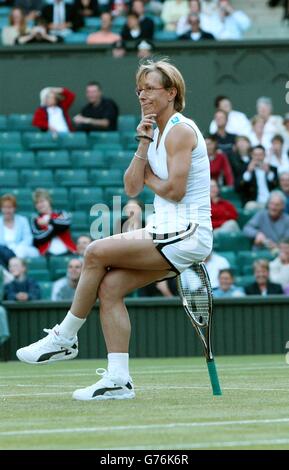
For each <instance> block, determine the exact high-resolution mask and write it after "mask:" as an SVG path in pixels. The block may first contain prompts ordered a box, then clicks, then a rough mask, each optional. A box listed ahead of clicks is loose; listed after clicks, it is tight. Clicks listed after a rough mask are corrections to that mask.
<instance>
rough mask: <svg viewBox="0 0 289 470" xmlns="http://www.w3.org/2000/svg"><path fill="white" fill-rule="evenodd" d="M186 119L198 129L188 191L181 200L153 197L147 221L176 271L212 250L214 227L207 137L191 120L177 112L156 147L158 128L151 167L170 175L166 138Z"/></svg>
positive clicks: (151, 149) (165, 176)
mask: <svg viewBox="0 0 289 470" xmlns="http://www.w3.org/2000/svg"><path fill="white" fill-rule="evenodd" d="M181 123H185V124H187V125H189V126H190V127H191V128H192V129H194V131H195V132H196V135H197V139H198V144H197V146H196V148H195V149H194V150H193V151H192V164H191V168H190V171H189V175H188V181H187V188H186V194H185V196H184V197H183V199H182V200H181V201H180V202H175V201H170V200H168V199H164V198H162V197H160V196H158V195H157V194H156V195H155V198H154V211H155V213H154V215H153V216H152V217H151V219H150V221H149V223H148V224H147V225H146V230H147V231H148V232H149V233H150V234H151V235H152V237H153V241H154V243H155V244H156V248H157V249H158V250H159V252H160V253H161V254H162V255H163V256H164V258H165V259H166V260H167V261H168V262H169V264H170V265H171V267H172V271H173V272H174V273H176V274H179V273H181V272H182V271H184V270H185V269H187V268H188V267H189V266H191V264H192V263H194V262H201V261H203V260H204V259H205V258H206V257H207V256H208V255H209V254H210V252H211V250H212V244H213V231H212V224H211V203H210V164H209V158H208V154H207V148H206V144H205V141H204V138H203V136H202V134H201V132H200V130H199V128H198V127H197V125H196V124H195V123H194V122H193V121H192V120H191V119H188V118H186V117H184V116H183V115H182V114H180V113H175V114H174V115H173V116H172V117H171V118H170V119H169V121H168V122H167V124H166V127H165V129H164V132H163V134H162V136H161V139H160V142H159V145H158V147H157V142H158V136H159V130H158V129H155V131H154V141H153V142H152V143H151V144H150V146H149V150H148V160H149V163H150V166H151V168H152V171H153V172H154V173H155V175H157V176H158V177H159V178H161V179H168V166H167V152H166V147H165V141H166V137H167V135H168V133H169V132H170V130H171V129H172V127H174V126H176V125H178V124H181Z"/></svg>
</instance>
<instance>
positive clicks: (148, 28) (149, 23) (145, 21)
mask: <svg viewBox="0 0 289 470" xmlns="http://www.w3.org/2000/svg"><path fill="white" fill-rule="evenodd" d="M131 11H133V12H134V13H136V14H137V15H138V17H139V22H140V28H141V35H142V37H143V38H144V39H153V37H154V30H155V25H154V22H153V20H152V19H151V18H149V17H148V16H146V15H145V7H144V3H143V2H142V1H141V0H133V1H132V5H131Z"/></svg>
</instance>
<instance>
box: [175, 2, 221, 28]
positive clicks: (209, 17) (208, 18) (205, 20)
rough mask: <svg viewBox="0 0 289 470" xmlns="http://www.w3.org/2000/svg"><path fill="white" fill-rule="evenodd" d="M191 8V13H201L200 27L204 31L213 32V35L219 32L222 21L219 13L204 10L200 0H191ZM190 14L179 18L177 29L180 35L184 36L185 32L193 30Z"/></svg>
mask: <svg viewBox="0 0 289 470" xmlns="http://www.w3.org/2000/svg"><path fill="white" fill-rule="evenodd" d="M189 9H190V11H189V15H190V14H191V13H194V14H197V15H199V17H200V27H201V29H202V30H203V31H206V32H207V33H211V34H212V35H213V36H215V34H216V33H218V31H219V29H220V25H221V22H220V20H219V17H218V15H217V14H216V13H215V12H211V13H206V12H204V10H203V9H202V8H201V3H200V0H190V1H189ZM189 15H183V16H182V17H181V18H180V19H179V21H178V23H177V29H176V33H177V35H178V36H182V35H183V34H185V33H187V32H188V31H190V30H191V27H190V24H189ZM216 25H217V28H216Z"/></svg>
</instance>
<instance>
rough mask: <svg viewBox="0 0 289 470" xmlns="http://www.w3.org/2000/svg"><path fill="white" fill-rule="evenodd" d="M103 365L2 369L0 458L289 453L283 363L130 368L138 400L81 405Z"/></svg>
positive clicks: (239, 360)
mask: <svg viewBox="0 0 289 470" xmlns="http://www.w3.org/2000/svg"><path fill="white" fill-rule="evenodd" d="M103 366H105V361H94V360H82V361H81V360H78V361H77V360H75V361H68V362H66V363H58V364H55V365H52V366H28V365H25V364H21V363H18V362H17V363H16V362H15V363H14V362H10V363H1V364H0V449H2V450H3V449H130V450H133V449H171V450H175V449H288V448H289V387H288V373H289V368H288V365H287V364H286V362H285V356H242V357H219V358H217V366H218V371H219V377H220V382H221V385H222V388H223V395H222V396H221V397H213V396H212V392H211V388H210V383H209V378H208V372H207V367H206V364H205V360H204V359H203V358H174V359H134V360H132V361H131V373H132V376H133V378H134V382H135V385H136V392H137V397H136V398H135V399H134V400H125V401H105V402H79V401H75V400H72V399H71V393H72V391H73V390H74V389H75V388H80V387H83V386H87V385H91V384H92V383H93V382H95V381H96V377H95V375H94V369H95V368H96V367H103Z"/></svg>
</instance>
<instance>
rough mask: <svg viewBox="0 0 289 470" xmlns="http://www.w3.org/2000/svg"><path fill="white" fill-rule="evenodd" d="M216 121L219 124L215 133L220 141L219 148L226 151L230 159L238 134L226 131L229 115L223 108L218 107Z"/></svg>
mask: <svg viewBox="0 0 289 470" xmlns="http://www.w3.org/2000/svg"><path fill="white" fill-rule="evenodd" d="M215 123H216V125H217V132H216V133H215V136H216V138H217V142H218V149H220V150H221V151H222V152H223V153H225V154H226V155H227V157H228V159H229V161H230V158H231V155H232V153H233V150H234V146H235V142H236V137H237V136H236V134H230V133H229V132H227V131H226V126H227V123H228V115H227V113H226V112H225V111H223V110H222V109H218V110H217V111H216V112H215Z"/></svg>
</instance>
